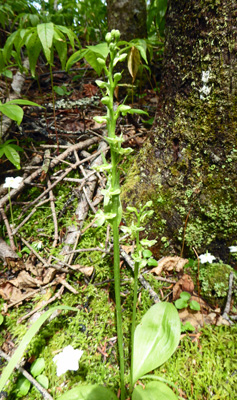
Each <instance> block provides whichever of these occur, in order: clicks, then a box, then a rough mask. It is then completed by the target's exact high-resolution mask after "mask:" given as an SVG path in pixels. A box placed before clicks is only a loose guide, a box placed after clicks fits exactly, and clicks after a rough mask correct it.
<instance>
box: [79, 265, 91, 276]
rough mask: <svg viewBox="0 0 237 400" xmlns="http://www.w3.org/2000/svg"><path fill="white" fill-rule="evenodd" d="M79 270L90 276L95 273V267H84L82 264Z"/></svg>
mask: <svg viewBox="0 0 237 400" xmlns="http://www.w3.org/2000/svg"><path fill="white" fill-rule="evenodd" d="M75 267H76V265H75ZM79 271H80V272H81V273H82V274H84V275H86V276H88V277H90V276H91V275H92V274H93V271H94V267H82V266H81V267H80V268H79Z"/></svg>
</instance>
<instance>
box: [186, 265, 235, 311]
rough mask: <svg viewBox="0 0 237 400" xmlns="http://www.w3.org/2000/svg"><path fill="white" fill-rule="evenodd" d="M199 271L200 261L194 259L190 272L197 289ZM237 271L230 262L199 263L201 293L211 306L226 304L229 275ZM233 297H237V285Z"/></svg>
mask: <svg viewBox="0 0 237 400" xmlns="http://www.w3.org/2000/svg"><path fill="white" fill-rule="evenodd" d="M197 271H198V263H197V261H194V263H193V265H192V270H191V271H190V274H191V276H192V278H193V281H194V284H195V290H197ZM230 272H234V274H235V276H236V278H237V273H236V271H235V270H234V269H233V268H231V267H230V265H228V264H223V263H213V264H210V263H205V264H199V282H200V288H201V293H200V295H201V296H202V297H203V299H204V300H205V301H206V302H207V303H208V304H209V305H210V306H217V305H218V306H219V307H221V308H223V307H224V306H225V304H226V299H227V294H228V290H229V275H230ZM232 298H234V299H235V300H236V298H237V288H236V285H234V286H233V292H232Z"/></svg>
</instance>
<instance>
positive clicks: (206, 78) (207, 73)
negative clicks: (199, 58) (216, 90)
mask: <svg viewBox="0 0 237 400" xmlns="http://www.w3.org/2000/svg"><path fill="white" fill-rule="evenodd" d="M209 78H210V71H202V82H204V83H207V82H208V81H209Z"/></svg>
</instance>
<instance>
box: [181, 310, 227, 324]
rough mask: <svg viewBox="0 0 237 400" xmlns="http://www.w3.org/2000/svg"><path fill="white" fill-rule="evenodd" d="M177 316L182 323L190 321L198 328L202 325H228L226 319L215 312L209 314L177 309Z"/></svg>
mask: <svg viewBox="0 0 237 400" xmlns="http://www.w3.org/2000/svg"><path fill="white" fill-rule="evenodd" d="M179 317H180V319H181V321H182V323H183V324H185V323H186V322H190V324H192V325H193V326H194V328H195V329H199V328H201V327H203V326H204V325H207V324H211V325H229V323H228V321H226V320H225V319H223V318H222V317H221V316H218V315H217V314H216V313H214V312H212V313H210V314H207V315H206V314H203V313H201V311H192V310H189V309H184V310H181V311H179Z"/></svg>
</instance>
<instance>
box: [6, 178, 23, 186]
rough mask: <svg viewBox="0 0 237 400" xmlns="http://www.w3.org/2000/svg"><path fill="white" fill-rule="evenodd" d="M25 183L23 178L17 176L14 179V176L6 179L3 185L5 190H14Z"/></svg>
mask: <svg viewBox="0 0 237 400" xmlns="http://www.w3.org/2000/svg"><path fill="white" fill-rule="evenodd" d="M22 181H23V178H22V177H21V176H17V177H16V178H14V177H13V176H11V177H9V178H6V179H5V183H4V185H3V187H4V188H8V189H9V188H12V189H17V188H18V187H19V186H20V184H21V182H22Z"/></svg>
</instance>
